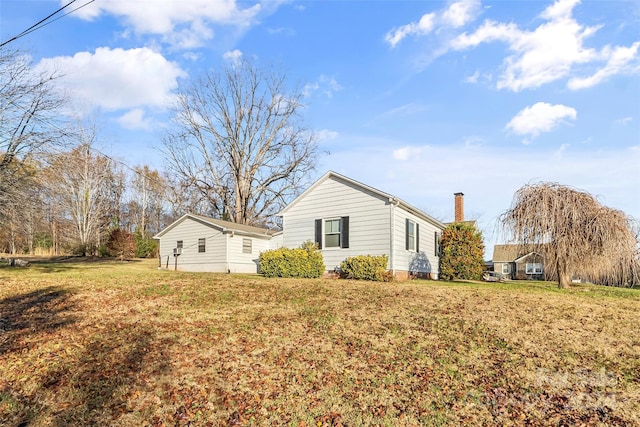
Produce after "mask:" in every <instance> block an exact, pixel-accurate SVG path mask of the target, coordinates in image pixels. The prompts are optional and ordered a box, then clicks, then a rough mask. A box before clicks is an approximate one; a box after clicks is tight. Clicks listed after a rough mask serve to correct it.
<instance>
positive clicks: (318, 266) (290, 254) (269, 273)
mask: <svg viewBox="0 0 640 427" xmlns="http://www.w3.org/2000/svg"><path fill="white" fill-rule="evenodd" d="M259 265H260V273H261V274H262V275H263V276H265V277H306V278H315V277H320V276H322V274H323V273H324V271H325V270H324V260H323V259H322V252H320V251H319V250H318V247H317V246H316V245H315V243H313V242H305V243H303V244H302V245H301V246H300V248H297V249H289V248H280V249H275V250H271V251H265V252H262V253H261V254H260V258H259Z"/></svg>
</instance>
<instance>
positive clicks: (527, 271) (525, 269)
mask: <svg viewBox="0 0 640 427" xmlns="http://www.w3.org/2000/svg"><path fill="white" fill-rule="evenodd" d="M493 269H494V271H497V272H498V273H502V274H504V275H506V276H507V277H509V278H511V279H518V280H527V279H529V280H544V278H545V277H544V262H543V259H542V256H541V255H540V254H538V253H536V252H531V251H528V250H526V249H523V248H522V247H521V246H519V245H495V246H494V247H493Z"/></svg>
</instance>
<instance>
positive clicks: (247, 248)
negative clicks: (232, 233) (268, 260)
mask: <svg viewBox="0 0 640 427" xmlns="http://www.w3.org/2000/svg"><path fill="white" fill-rule="evenodd" d="M252 249H253V248H252V243H251V239H242V253H243V254H250V253H251V250H252Z"/></svg>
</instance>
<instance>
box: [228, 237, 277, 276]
mask: <svg viewBox="0 0 640 427" xmlns="http://www.w3.org/2000/svg"><path fill="white" fill-rule="evenodd" d="M244 239H249V240H251V253H250V254H245V253H244V252H243V251H242V247H243V240H244ZM228 243H229V272H231V273H257V272H258V257H259V256H260V252H263V251H266V250H268V249H269V240H268V239H264V238H257V237H251V236H243V235H242V234H239V233H235V234H234V235H233V236H230V237H229V240H228Z"/></svg>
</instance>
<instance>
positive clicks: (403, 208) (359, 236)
mask: <svg viewBox="0 0 640 427" xmlns="http://www.w3.org/2000/svg"><path fill="white" fill-rule="evenodd" d="M279 216H281V217H282V226H283V232H282V244H283V246H285V247H298V246H300V244H302V243H303V242H305V241H307V240H312V241H314V242H316V243H317V244H318V246H319V247H320V248H321V250H322V255H323V257H324V263H325V266H326V268H327V270H328V271H334V270H336V269H338V268H339V266H340V263H341V262H342V261H343V260H344V259H345V258H347V257H350V256H355V255H387V256H388V257H389V264H388V269H389V270H391V271H393V273H394V274H395V275H396V277H400V278H402V277H405V278H406V277H410V276H418V277H429V278H433V279H437V277H438V271H439V269H438V268H439V257H438V253H439V248H438V241H439V235H440V233H441V232H442V230H443V229H444V228H445V225H444V224H443V223H441V222H440V221H438V220H436V219H435V218H433V217H431V216H429V215H427V214H426V213H424V212H422V211H421V210H419V209H417V208H415V207H413V206H411V205H410V204H408V203H406V202H404V201H403V200H400V199H398V198H397V197H394V196H392V195H390V194H387V193H384V192H382V191H380V190H377V189H375V188H372V187H369V186H367V185H365V184H362V183H360V182H358V181H355V180H353V179H350V178H347V177H345V176H342V175H340V174H337V173H335V172H331V171H330V172H327V173H326V174H325V175H324V176H322V177H321V178H320V179H319V180H318V181H316V182H315V183H314V184H313V185H311V187H309V188H308V189H307V190H306V191H304V192H303V193H302V194H301V195H300V196H298V197H297V198H296V199H295V200H293V201H292V202H291V203H290V204H289V205H288V206H287V207H286V208H284V209H283V210H282V211H281V212H280V213H279Z"/></svg>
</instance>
